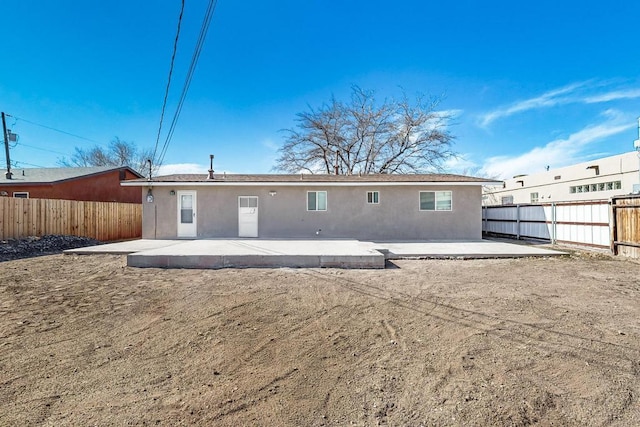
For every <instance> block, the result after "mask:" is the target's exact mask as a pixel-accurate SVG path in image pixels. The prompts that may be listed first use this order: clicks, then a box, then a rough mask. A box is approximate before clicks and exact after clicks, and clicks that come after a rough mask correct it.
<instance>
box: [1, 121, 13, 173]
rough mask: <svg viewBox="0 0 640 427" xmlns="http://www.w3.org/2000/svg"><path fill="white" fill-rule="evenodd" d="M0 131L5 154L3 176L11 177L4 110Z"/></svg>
mask: <svg viewBox="0 0 640 427" xmlns="http://www.w3.org/2000/svg"><path fill="white" fill-rule="evenodd" d="M2 131H3V135H4V152H5V154H6V156H7V173H5V174H4V176H5V177H6V178H7V179H11V175H13V174H12V173H11V158H9V136H8V135H7V122H6V120H5V118H4V111H3V112H2Z"/></svg>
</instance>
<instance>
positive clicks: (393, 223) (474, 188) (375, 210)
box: [142, 185, 482, 240]
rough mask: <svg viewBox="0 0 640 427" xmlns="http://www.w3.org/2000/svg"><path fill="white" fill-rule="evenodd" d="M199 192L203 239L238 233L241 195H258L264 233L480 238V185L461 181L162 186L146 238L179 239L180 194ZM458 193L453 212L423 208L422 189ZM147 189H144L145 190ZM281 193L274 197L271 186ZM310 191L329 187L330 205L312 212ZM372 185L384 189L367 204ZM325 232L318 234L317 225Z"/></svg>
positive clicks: (146, 216) (149, 209) (147, 211)
mask: <svg viewBox="0 0 640 427" xmlns="http://www.w3.org/2000/svg"><path fill="white" fill-rule="evenodd" d="M171 190H174V191H176V192H177V191H184V190H191V191H196V192H197V214H196V218H197V233H198V238H210V237H238V196H257V197H258V209H259V211H258V212H259V213H258V214H259V219H258V234H259V237H260V238H316V237H318V236H319V237H323V238H354V239H367V240H425V239H442V240H445V239H446V240H450V239H452V240H465V239H474V240H475V239H481V237H482V211H481V209H482V207H481V197H482V196H481V187H480V186H479V185H461V186H452V187H445V186H429V185H424V186H410V187H409V186H381V187H362V186H360V187H358V186H336V187H332V186H330V185H328V186H309V187H304V186H299V187H298V186H295V187H292V186H277V185H271V186H266V185H265V186H251V187H249V186H247V187H237V186H218V187H213V186H200V187H195V186H194V187H185V186H180V187H178V188H172V187H166V186H164V187H155V188H154V189H153V194H154V202H153V203H147V202H146V200H145V199H144V197H143V200H145V201H144V202H143V232H142V233H143V238H148V239H154V238H157V239H173V238H176V237H177V196H176V195H170V191H171ZM443 190H451V191H452V192H453V194H452V199H453V203H452V204H453V210H452V211H437V212H436V211H420V210H419V192H420V191H443ZM146 191H147V189H146V188H144V189H143V196H144V195H146ZM270 191H275V192H276V195H275V196H270V195H269V192H270ZM307 191H327V199H328V201H327V210H326V211H307V205H306V203H307V202H306V201H307ZM367 191H378V192H379V193H380V203H379V204H367V199H366V196H367ZM318 230H322V231H320V233H319V234H318V235H317V234H316V231H318Z"/></svg>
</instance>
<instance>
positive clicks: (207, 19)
mask: <svg viewBox="0 0 640 427" xmlns="http://www.w3.org/2000/svg"><path fill="white" fill-rule="evenodd" d="M217 4H218V2H217V0H209V5H208V7H207V10H206V12H205V16H204V18H203V20H202V26H201V27H200V35H199V36H198V41H197V42H196V46H195V48H194V51H193V56H192V57H191V64H190V65H189V70H188V71H187V75H186V77H185V81H184V85H183V87H182V93H181V94H180V99H179V101H178V105H177V107H176V111H175V113H174V115H173V119H172V120H171V125H170V126H169V131H168V132H167V137H166V139H165V141H164V145H163V146H162V150H161V151H160V155H159V156H158V160H157V161H156V164H155V166H156V167H159V166H161V165H162V162H163V161H164V156H165V154H166V153H167V148H168V147H169V144H170V142H171V139H172V138H173V133H174V132H175V128H176V124H177V123H178V118H179V117H180V113H181V112H182V107H183V105H184V100H185V99H186V97H187V92H188V91H189V86H190V85H191V80H192V79H193V74H194V72H195V69H196V65H197V64H198V59H199V58H200V53H201V52H202V47H203V46H204V41H205V39H206V36H207V32H208V30H209V25H210V24H211V18H212V17H213V13H214V12H215V9H216V5H217Z"/></svg>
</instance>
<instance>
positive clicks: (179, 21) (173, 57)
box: [152, 0, 184, 159]
mask: <svg viewBox="0 0 640 427" xmlns="http://www.w3.org/2000/svg"><path fill="white" fill-rule="evenodd" d="M183 14H184V0H182V6H181V8H180V16H179V17H178V29H177V30H176V39H175V41H174V42H173V53H172V54H171V65H170V66H169V78H168V79H167V87H166V89H165V91H164V101H163V102H162V112H161V113H160V125H159V126H158V136H157V137H156V145H155V147H154V148H153V157H152V158H153V159H155V158H156V152H157V151H158V144H160V133H161V132H162V122H163V121H164V112H165V109H166V107H167V98H168V97H169V88H170V87H171V76H172V75H173V64H174V63H175V59H176V52H177V51H178V39H179V38H180V27H181V24H182V15H183Z"/></svg>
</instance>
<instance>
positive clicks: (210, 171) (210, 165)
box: [208, 154, 213, 179]
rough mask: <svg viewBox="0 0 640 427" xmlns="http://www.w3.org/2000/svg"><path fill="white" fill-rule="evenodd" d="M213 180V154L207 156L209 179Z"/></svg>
mask: <svg viewBox="0 0 640 427" xmlns="http://www.w3.org/2000/svg"><path fill="white" fill-rule="evenodd" d="M208 179H213V154H209V178H208Z"/></svg>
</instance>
